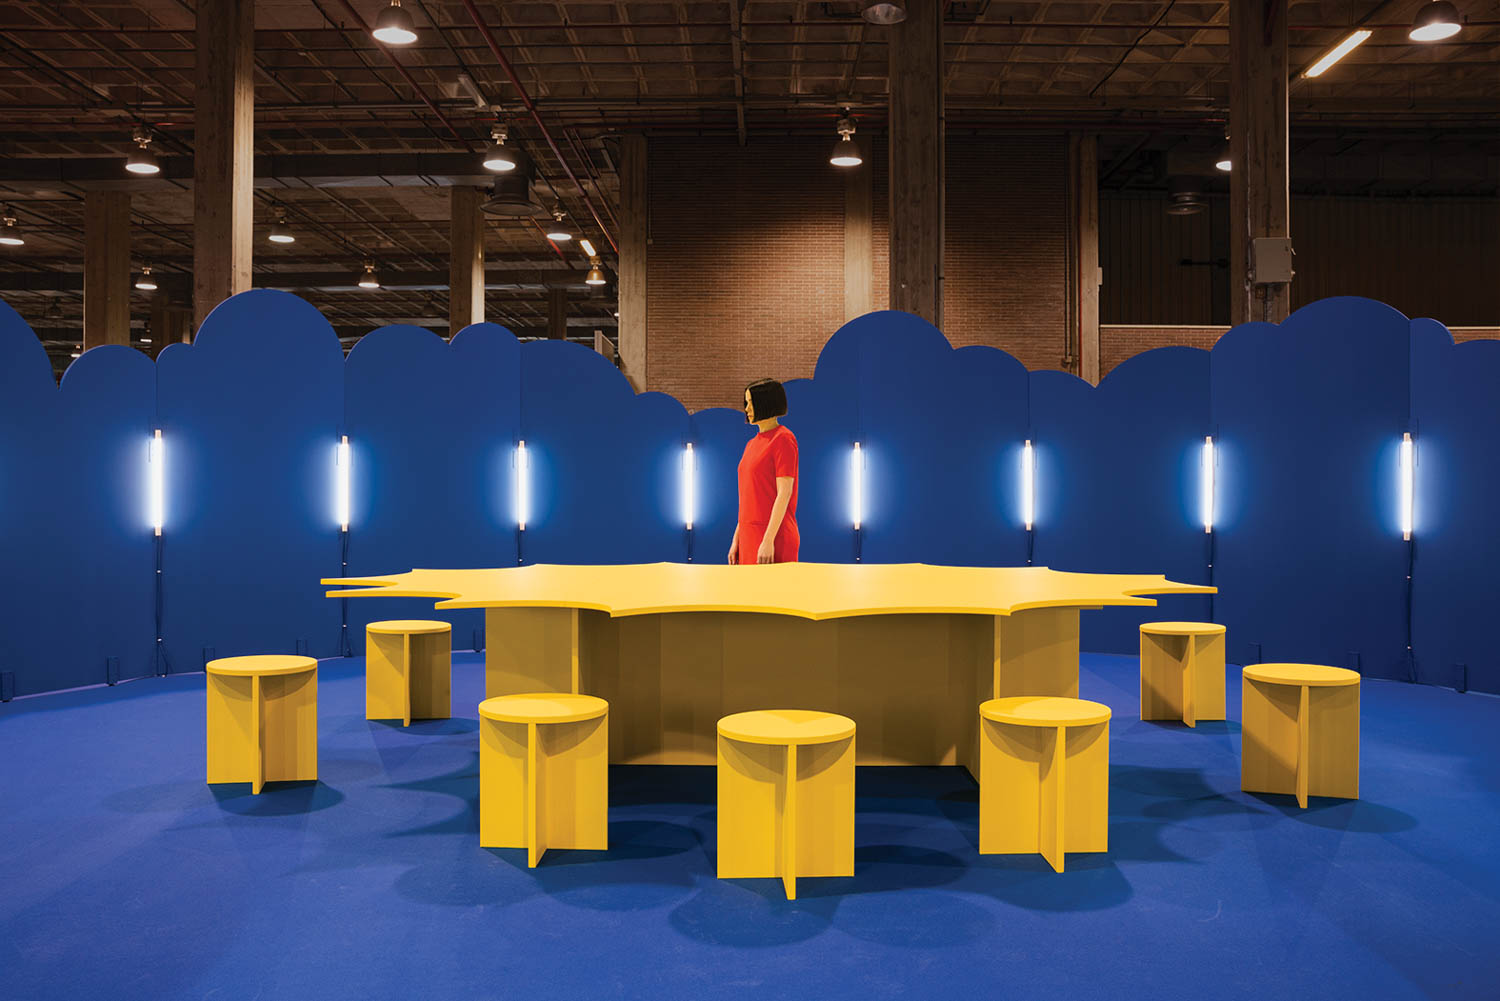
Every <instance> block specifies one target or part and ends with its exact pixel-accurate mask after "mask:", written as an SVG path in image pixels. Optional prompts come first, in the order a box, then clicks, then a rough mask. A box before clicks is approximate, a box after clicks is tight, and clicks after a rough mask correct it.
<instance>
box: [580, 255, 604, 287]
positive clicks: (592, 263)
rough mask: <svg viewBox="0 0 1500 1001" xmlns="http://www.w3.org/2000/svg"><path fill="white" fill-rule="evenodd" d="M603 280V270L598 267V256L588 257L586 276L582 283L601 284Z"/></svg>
mask: <svg viewBox="0 0 1500 1001" xmlns="http://www.w3.org/2000/svg"><path fill="white" fill-rule="evenodd" d="M604 282H605V278H604V271H603V269H602V268H600V267H599V258H597V257H594V258H590V259H589V273H588V277H586V278H584V280H583V283H584V284H585V285H603V284H604Z"/></svg>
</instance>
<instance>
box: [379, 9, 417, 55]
mask: <svg viewBox="0 0 1500 1001" xmlns="http://www.w3.org/2000/svg"><path fill="white" fill-rule="evenodd" d="M370 34H372V35H374V36H375V40H376V41H377V42H384V43H385V44H387V45H410V44H411V43H412V42H415V41H416V40H417V23H416V22H415V21H413V20H412V17H411V12H410V11H408V10H407V9H406V8H404V7H402V6H401V0H391V5H390V6H389V7H387V8H386V9H385V10H383V11H381V12H380V16H379V17H377V18H376V19H375V30H374V31H372V32H370Z"/></svg>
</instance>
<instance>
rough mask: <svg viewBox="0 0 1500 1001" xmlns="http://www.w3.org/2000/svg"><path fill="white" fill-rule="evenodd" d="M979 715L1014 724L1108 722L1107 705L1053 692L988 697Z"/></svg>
mask: <svg viewBox="0 0 1500 1001" xmlns="http://www.w3.org/2000/svg"><path fill="white" fill-rule="evenodd" d="M979 715H981V716H983V717H984V718H985V719H987V720H993V721H994V722H996V723H1011V724H1014V725H1016V726H1090V725H1092V724H1094V723H1107V722H1109V716H1110V712H1109V706H1106V705H1103V704H1101V703H1098V702H1089V701H1088V700H1087V699H1066V698H1059V697H1057V696H1052V695H1018V696H1016V697H1014V698H1009V699H990V700H989V701H988V702H985V703H983V704H981V705H980V707H979Z"/></svg>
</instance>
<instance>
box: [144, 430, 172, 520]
mask: <svg viewBox="0 0 1500 1001" xmlns="http://www.w3.org/2000/svg"><path fill="white" fill-rule="evenodd" d="M146 460H147V464H148V465H149V466H150V467H151V526H152V527H153V528H154V529H155V530H156V534H157V535H161V524H162V521H163V520H164V519H163V517H162V514H163V511H164V509H165V508H166V506H167V500H166V495H167V483H166V476H165V471H164V469H163V467H164V465H165V462H166V446H165V445H164V444H163V443H162V440H161V428H157V429H156V433H155V434H153V435H152V436H151V443H150V444H149V445H148V446H147V450H146Z"/></svg>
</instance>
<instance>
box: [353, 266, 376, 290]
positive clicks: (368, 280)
mask: <svg viewBox="0 0 1500 1001" xmlns="http://www.w3.org/2000/svg"><path fill="white" fill-rule="evenodd" d="M358 285H359V287H360V288H379V287H380V279H379V278H376V277H375V262H374V261H366V262H365V273H364V274H362V275H360V276H359V282H358Z"/></svg>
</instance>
